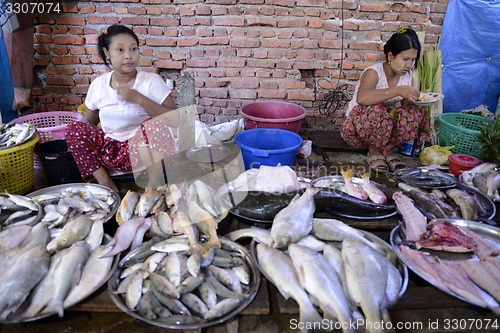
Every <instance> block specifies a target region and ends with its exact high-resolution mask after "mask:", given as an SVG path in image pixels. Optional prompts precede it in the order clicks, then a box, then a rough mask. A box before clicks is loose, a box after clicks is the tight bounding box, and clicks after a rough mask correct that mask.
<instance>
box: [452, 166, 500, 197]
mask: <svg viewBox="0 0 500 333" xmlns="http://www.w3.org/2000/svg"><path fill="white" fill-rule="evenodd" d="M499 167H500V165H499V163H496V162H495V163H493V162H486V163H482V164H479V165H478V166H476V167H474V168H472V169H470V170H467V171H464V172H463V173H462V175H461V176H460V178H461V179H462V181H463V182H464V183H466V184H467V185H469V186H473V187H475V188H477V189H478V190H479V191H481V193H484V194H485V195H486V196H487V197H488V198H490V199H491V200H493V201H495V202H500V194H499V192H498V191H499V189H500V170H498V168H499Z"/></svg>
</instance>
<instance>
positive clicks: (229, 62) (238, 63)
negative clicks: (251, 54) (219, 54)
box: [217, 59, 245, 68]
mask: <svg viewBox="0 0 500 333" xmlns="http://www.w3.org/2000/svg"><path fill="white" fill-rule="evenodd" d="M243 66H245V60H244V59H219V60H217V67H237V68H241V67H243Z"/></svg>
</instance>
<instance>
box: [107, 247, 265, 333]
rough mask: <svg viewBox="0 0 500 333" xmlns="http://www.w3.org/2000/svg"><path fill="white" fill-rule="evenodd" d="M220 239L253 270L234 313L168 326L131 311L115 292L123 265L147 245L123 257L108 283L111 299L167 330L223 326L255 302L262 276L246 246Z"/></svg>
mask: <svg viewBox="0 0 500 333" xmlns="http://www.w3.org/2000/svg"><path fill="white" fill-rule="evenodd" d="M219 239H220V241H221V243H222V244H226V245H227V246H229V247H230V248H232V249H236V250H237V251H238V252H239V253H240V254H241V255H242V258H244V259H245V261H246V263H247V264H248V267H249V268H250V270H251V281H250V284H249V287H248V289H247V290H245V291H246V295H247V298H246V300H245V301H244V302H243V303H242V304H240V306H238V307H237V308H236V309H234V310H233V311H232V312H230V313H228V314H226V315H225V316H222V317H219V318H216V319H214V320H211V321H206V322H204V323H200V324H190V325H172V324H167V323H163V322H160V321H155V320H150V319H146V318H144V317H142V316H141V315H139V313H137V312H135V311H132V310H130V309H129V308H128V307H127V305H126V304H125V302H124V300H123V298H122V297H121V296H120V295H117V294H116V293H115V291H116V289H117V288H118V285H119V282H120V274H121V273H122V269H124V268H123V267H122V265H123V264H124V263H125V262H126V261H127V260H130V259H131V258H133V257H134V256H135V255H136V254H137V253H138V252H140V251H141V249H142V246H145V245H142V246H140V247H138V248H137V249H135V250H133V251H131V252H130V253H128V254H127V255H126V256H125V257H123V259H122V260H121V261H120V263H119V264H118V267H117V269H116V270H115V272H114V273H113V275H112V276H111V278H110V279H109V281H108V290H109V294H110V295H111V299H112V300H113V302H114V303H115V304H116V305H117V306H118V307H119V308H120V310H122V311H123V312H125V313H126V314H128V315H130V316H132V317H134V318H136V319H139V320H141V321H143V322H146V323H148V324H151V325H154V326H158V327H163V328H167V329H176V330H177V329H178V330H198V329H202V328H205V327H209V326H214V325H218V324H222V323H224V322H226V321H228V320H230V319H231V318H233V317H235V316H236V315H238V314H239V313H240V312H241V311H243V310H244V309H245V308H246V307H247V306H248V305H249V304H250V303H251V302H252V301H253V299H254V298H255V295H257V292H258V291H259V288H260V282H261V276H260V272H259V270H258V269H257V267H256V266H255V264H254V262H253V260H252V258H251V256H250V252H249V251H248V250H247V249H246V248H245V247H244V246H242V245H240V244H238V243H235V242H232V241H230V240H228V239H227V238H224V237H219Z"/></svg>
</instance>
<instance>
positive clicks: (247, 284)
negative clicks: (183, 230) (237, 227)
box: [109, 234, 260, 328]
mask: <svg viewBox="0 0 500 333" xmlns="http://www.w3.org/2000/svg"><path fill="white" fill-rule="evenodd" d="M196 237H197V239H198V242H197V243H196V244H195V246H193V244H192V240H190V239H189V238H188V237H187V236H186V235H183V234H174V235H172V236H167V237H158V236H157V237H154V238H153V239H151V240H149V241H147V242H145V243H144V244H143V245H141V246H140V247H139V248H137V250H136V251H134V252H131V253H130V254H129V255H127V256H125V257H124V259H123V260H122V261H121V262H120V268H119V269H118V270H117V271H116V272H115V273H114V275H113V277H112V278H111V279H110V281H109V288H110V291H111V293H112V297H113V300H114V301H115V303H117V305H118V306H119V307H120V308H122V309H123V310H124V311H125V312H127V313H129V314H131V315H133V316H134V317H136V318H139V319H142V320H144V321H146V322H148V323H151V324H154V325H157V326H161V327H167V328H176V327H182V326H185V325H204V326H206V325H207V324H209V323H210V321H214V320H217V319H219V318H221V317H224V316H227V315H231V314H236V312H235V311H237V309H239V310H242V309H243V308H244V305H248V304H249V303H250V302H251V300H252V298H253V297H254V296H255V294H256V292H257V289H258V287H259V282H260V276H259V275H258V271H257V270H256V269H255V268H254V266H253V264H252V261H251V258H250V256H249V253H248V251H247V250H246V249H245V248H243V247H241V246H240V245H238V244H235V243H233V242H231V241H228V240H226V239H224V238H221V239H220V244H219V245H220V248H219V247H216V246H213V245H211V244H210V243H209V242H206V241H205V237H204V236H203V235H201V236H200V237H199V238H198V235H196Z"/></svg>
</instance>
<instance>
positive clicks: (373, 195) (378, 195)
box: [361, 172, 387, 204]
mask: <svg viewBox="0 0 500 333" xmlns="http://www.w3.org/2000/svg"><path fill="white" fill-rule="evenodd" d="M361 179H362V180H363V183H362V184H361V187H362V188H363V190H365V192H366V193H367V194H368V197H369V198H370V200H371V201H373V202H375V203H379V204H385V203H386V202H387V196H386V195H385V193H384V192H382V191H381V190H380V189H379V188H378V187H377V186H375V185H374V184H373V183H372V182H371V181H370V173H369V172H367V173H365V174H363V175H361Z"/></svg>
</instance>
